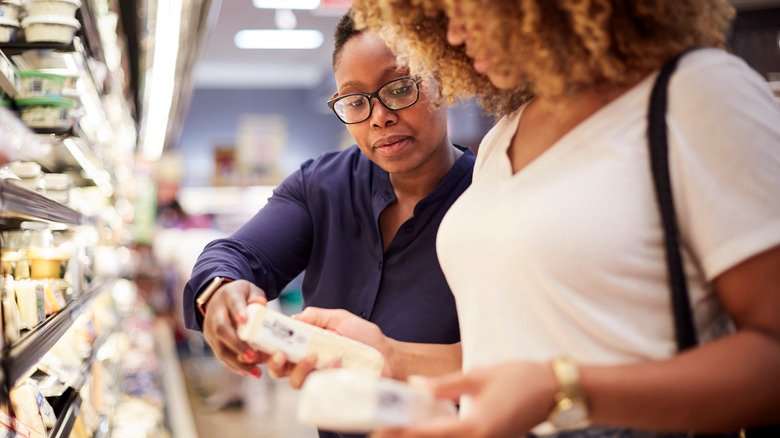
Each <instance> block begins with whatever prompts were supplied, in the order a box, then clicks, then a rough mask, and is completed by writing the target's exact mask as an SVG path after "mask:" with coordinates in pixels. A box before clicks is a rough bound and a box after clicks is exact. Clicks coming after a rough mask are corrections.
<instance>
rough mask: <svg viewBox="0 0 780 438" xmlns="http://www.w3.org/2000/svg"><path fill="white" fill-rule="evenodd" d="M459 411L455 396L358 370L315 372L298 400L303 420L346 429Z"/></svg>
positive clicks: (351, 430)
mask: <svg viewBox="0 0 780 438" xmlns="http://www.w3.org/2000/svg"><path fill="white" fill-rule="evenodd" d="M454 415H456V410H455V405H454V404H453V403H452V402H451V401H448V400H436V399H434V398H433V397H432V396H431V395H430V393H428V392H427V391H425V390H424V389H422V388H421V387H418V386H414V385H410V384H408V383H404V382H399V381H397V380H391V379H386V378H380V377H377V376H375V375H372V374H368V373H364V372H361V371H357V370H346V369H330V370H322V371H316V372H314V373H311V374H310V375H309V376H308V377H307V378H306V381H305V382H304V384H303V388H301V393H300V398H299V400H298V420H299V421H300V422H302V423H306V424H310V425H312V426H316V427H317V428H319V429H324V430H331V431H335V432H341V433H368V432H370V431H372V430H374V429H376V428H379V427H393V426H404V425H408V424H411V423H414V422H417V421H421V420H425V419H428V418H434V417H441V416H454Z"/></svg>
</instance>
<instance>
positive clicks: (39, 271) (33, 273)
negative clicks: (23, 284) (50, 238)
mask: <svg viewBox="0 0 780 438" xmlns="http://www.w3.org/2000/svg"><path fill="white" fill-rule="evenodd" d="M27 258H28V259H29V260H30V277H31V278H62V276H63V275H64V271H65V266H66V264H67V261H68V259H69V258H70V257H69V255H68V254H67V253H65V252H63V251H61V250H60V249H59V248H38V247H32V248H30V249H29V250H28V251H27Z"/></svg>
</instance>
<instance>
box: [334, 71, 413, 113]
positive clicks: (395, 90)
mask: <svg viewBox="0 0 780 438" xmlns="http://www.w3.org/2000/svg"><path fill="white" fill-rule="evenodd" d="M419 82H420V78H419V77H416V76H403V77H400V78H397V79H393V80H392V81H390V82H388V83H386V84H384V85H382V86H381V87H379V89H378V90H376V91H374V92H373V93H349V94H345V95H343V96H334V97H333V98H332V99H330V100H329V101H328V107H330V109H332V110H333V112H334V113H336V117H338V118H339V120H341V121H342V122H344V123H346V124H347V125H351V124H353V123H360V122H364V121H366V120H368V118H369V117H371V112H372V111H373V110H374V99H373V98H374V97H376V99H377V100H378V101H379V102H381V103H382V105H384V106H385V108H387V109H389V110H391V111H397V110H401V109H404V108H408V107H410V106H412V105H414V104H415V103H417V99H418V98H419V97H420V89H419V88H418V86H417V84H418V83H419Z"/></svg>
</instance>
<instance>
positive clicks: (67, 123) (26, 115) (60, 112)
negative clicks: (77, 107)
mask: <svg viewBox="0 0 780 438" xmlns="http://www.w3.org/2000/svg"><path fill="white" fill-rule="evenodd" d="M16 105H17V106H18V107H19V111H20V112H21V113H22V121H23V122H24V124H25V125H27V126H28V127H30V128H39V129H68V128H70V127H71V120H70V117H68V113H69V110H70V108H71V107H72V106H73V101H72V100H70V99H55V98H42V97H33V98H27V99H18V100H17V101H16Z"/></svg>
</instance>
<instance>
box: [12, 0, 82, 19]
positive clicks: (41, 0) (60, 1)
mask: <svg viewBox="0 0 780 438" xmlns="http://www.w3.org/2000/svg"><path fill="white" fill-rule="evenodd" d="M80 7H81V1H80V0H27V2H26V3H25V5H24V8H25V9H26V10H27V16H28V17H36V16H39V15H47V16H58V17H63V18H74V17H75V16H76V11H77V10H78V8H80Z"/></svg>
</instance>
